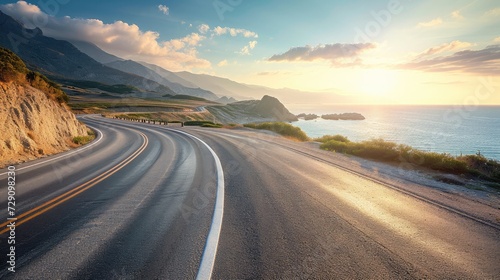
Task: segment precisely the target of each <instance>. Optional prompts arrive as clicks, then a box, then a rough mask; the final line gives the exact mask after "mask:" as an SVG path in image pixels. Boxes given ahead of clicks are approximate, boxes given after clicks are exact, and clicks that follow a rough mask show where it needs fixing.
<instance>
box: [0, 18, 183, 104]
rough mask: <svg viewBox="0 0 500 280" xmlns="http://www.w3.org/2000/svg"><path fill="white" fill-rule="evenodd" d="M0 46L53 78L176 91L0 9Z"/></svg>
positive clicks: (163, 91) (169, 91)
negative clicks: (24, 23) (115, 66)
mask: <svg viewBox="0 0 500 280" xmlns="http://www.w3.org/2000/svg"><path fill="white" fill-rule="evenodd" d="M0 22H2V28H1V29H0V46H4V47H6V48H7V49H10V50H12V51H14V52H15V53H16V54H17V55H18V56H20V57H21V58H22V59H23V60H24V61H25V62H26V64H27V66H28V67H29V68H30V69H36V70H37V71H39V72H42V73H43V74H45V75H47V76H50V77H53V78H55V79H59V80H61V79H72V80H86V81H96V82H100V83H104V84H108V85H116V84H126V85H131V86H134V87H137V88H139V89H142V90H146V91H154V92H157V93H158V94H175V93H174V92H173V91H172V90H171V89H169V88H168V87H166V86H164V85H161V84H159V83H157V82H154V81H152V80H148V79H145V78H143V77H140V76H138V75H132V74H129V73H125V72H122V71H119V70H116V69H113V68H110V67H108V66H105V65H103V64H101V63H99V62H97V61H96V60H94V59H92V58H91V57H90V56H88V55H86V54H84V53H83V52H81V51H80V50H79V49H77V48H76V47H75V46H73V45H72V44H71V43H69V42H67V41H63V40H56V39H54V38H50V37H46V36H44V35H43V32H42V30H41V29H39V28H35V29H31V30H30V29H25V28H24V27H23V26H22V24H20V23H19V22H17V21H16V20H14V19H13V18H12V17H10V16H8V15H6V14H4V13H3V12H1V11H0Z"/></svg>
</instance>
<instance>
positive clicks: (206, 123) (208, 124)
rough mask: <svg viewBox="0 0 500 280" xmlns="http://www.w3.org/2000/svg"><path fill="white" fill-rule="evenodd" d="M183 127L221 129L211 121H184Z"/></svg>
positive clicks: (219, 125)
mask: <svg viewBox="0 0 500 280" xmlns="http://www.w3.org/2000/svg"><path fill="white" fill-rule="evenodd" d="M184 125H185V126H201V127H222V125H221V124H217V123H214V122H211V121H186V122H184Z"/></svg>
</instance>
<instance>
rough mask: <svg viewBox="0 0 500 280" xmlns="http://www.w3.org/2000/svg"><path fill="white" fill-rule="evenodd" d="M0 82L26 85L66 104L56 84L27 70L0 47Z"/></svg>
mask: <svg viewBox="0 0 500 280" xmlns="http://www.w3.org/2000/svg"><path fill="white" fill-rule="evenodd" d="M0 81H2V82H18V83H28V84H29V85H31V86H32V87H34V88H36V89H39V90H41V91H42V92H44V93H45V95H47V97H48V98H50V99H52V100H55V101H57V102H59V103H67V102H68V100H69V98H68V96H67V95H66V93H64V91H62V90H61V88H60V87H59V85H58V84H56V83H54V82H52V81H51V80H49V79H47V77H45V76H44V75H42V74H40V73H38V72H35V71H31V70H29V69H28V68H27V67H26V64H24V62H23V61H22V59H21V58H19V57H18V56H17V55H16V54H15V53H13V52H12V51H10V50H8V49H5V48H2V47H0Z"/></svg>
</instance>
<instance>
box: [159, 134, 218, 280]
mask: <svg viewBox="0 0 500 280" xmlns="http://www.w3.org/2000/svg"><path fill="white" fill-rule="evenodd" d="M168 130H171V129H168ZM172 131H175V132H179V133H181V134H184V135H187V136H189V137H191V138H193V139H196V140H198V141H199V142H201V143H202V144H203V145H205V146H206V147H207V149H208V150H209V151H210V153H211V154H212V156H213V158H214V160H215V167H216V168H217V194H216V197H215V207H214V215H213V217H212V225H211V226H210V231H209V232H208V237H207V243H206V244H205V249H204V250H203V255H202V257H201V262H200V267H199V269H198V275H197V276H196V279H197V280H208V279H211V278H212V271H213V269H214V264H215V257H216V255H217V247H218V246H219V236H220V231H221V229H222V216H223V215H224V171H223V170H222V164H221V162H220V159H219V157H218V156H217V154H216V153H215V151H214V150H213V149H212V148H211V147H210V146H209V145H208V144H207V143H205V142H204V141H203V140H201V139H200V138H198V137H196V136H194V135H191V134H189V133H186V132H184V131H180V130H173V129H172Z"/></svg>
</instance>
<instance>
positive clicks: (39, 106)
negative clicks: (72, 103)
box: [0, 82, 87, 168]
mask: <svg viewBox="0 0 500 280" xmlns="http://www.w3.org/2000/svg"><path fill="white" fill-rule="evenodd" d="M82 135H87V128H86V126H85V125H83V124H82V123H80V122H79V121H78V120H77V119H76V118H75V115H74V114H73V113H72V112H71V111H70V110H69V109H68V108H67V106H66V105H65V104H59V103H58V102H57V101H55V100H52V99H49V98H48V97H47V96H46V94H45V93H43V92H42V91H40V90H38V89H35V88H33V87H31V86H29V85H19V84H16V83H13V82H12V83H3V82H0V168H2V167H4V166H6V165H7V164H14V163H18V162H21V161H26V160H32V159H35V158H38V157H41V156H44V155H49V154H54V153H58V152H62V151H65V150H68V149H70V148H72V147H74V146H75V144H73V142H72V139H73V137H75V136H82Z"/></svg>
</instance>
